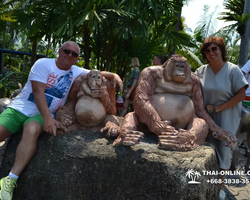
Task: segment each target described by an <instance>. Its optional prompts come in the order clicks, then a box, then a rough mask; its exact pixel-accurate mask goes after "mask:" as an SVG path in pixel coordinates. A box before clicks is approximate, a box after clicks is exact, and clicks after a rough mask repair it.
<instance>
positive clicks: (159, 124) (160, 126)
mask: <svg viewBox="0 0 250 200" xmlns="http://www.w3.org/2000/svg"><path fill="white" fill-rule="evenodd" d="M171 124H172V121H171V120H165V121H156V122H155V126H154V130H153V132H154V133H156V134H157V135H160V134H161V133H162V132H171V133H177V132H178V131H177V130H176V129H175V128H174V127H173V126H171Z"/></svg>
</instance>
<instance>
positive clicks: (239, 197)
mask: <svg viewBox="0 0 250 200" xmlns="http://www.w3.org/2000/svg"><path fill="white" fill-rule="evenodd" d="M5 147H6V144H5V142H1V143H0V170H1V162H2V159H3V154H4V150H5ZM240 152H241V154H240V159H239V161H240V165H239V170H240V171H243V170H244V169H243V167H244V165H245V163H246V157H245V156H244V150H243V149H241V151H240ZM238 178H241V179H245V180H246V179H247V180H249V182H250V176H229V175H228V176H226V179H228V180H229V179H238ZM225 192H226V195H227V196H226V200H250V183H248V184H226V185H225Z"/></svg>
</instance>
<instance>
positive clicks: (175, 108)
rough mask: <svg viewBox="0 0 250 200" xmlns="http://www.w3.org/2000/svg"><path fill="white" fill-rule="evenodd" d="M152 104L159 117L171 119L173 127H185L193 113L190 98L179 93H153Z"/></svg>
mask: <svg viewBox="0 0 250 200" xmlns="http://www.w3.org/2000/svg"><path fill="white" fill-rule="evenodd" d="M153 106H154V107H155V109H156V110H157V111H158V113H159V115H160V117H161V119H162V120H172V122H173V126H175V128H186V127H187V125H188V123H189V122H190V121H191V120H192V119H193V117H194V114H195V110H194V104H193V101H192V100H191V98H190V97H188V96H186V95H181V94H164V93H162V94H161V93H158V94H154V96H153Z"/></svg>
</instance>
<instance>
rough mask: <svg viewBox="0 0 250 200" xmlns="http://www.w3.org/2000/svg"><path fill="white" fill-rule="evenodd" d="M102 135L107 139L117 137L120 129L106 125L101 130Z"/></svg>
mask: <svg viewBox="0 0 250 200" xmlns="http://www.w3.org/2000/svg"><path fill="white" fill-rule="evenodd" d="M101 132H102V133H105V135H106V136H107V137H117V136H118V135H119V133H120V127H119V126H118V125H117V124H114V123H113V124H112V125H110V124H109V125H106V126H105V127H104V128H102V129H101Z"/></svg>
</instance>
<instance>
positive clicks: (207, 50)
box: [205, 47, 219, 53]
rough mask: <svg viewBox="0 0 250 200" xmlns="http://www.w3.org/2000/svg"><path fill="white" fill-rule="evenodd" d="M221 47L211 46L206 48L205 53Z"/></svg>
mask: <svg viewBox="0 0 250 200" xmlns="http://www.w3.org/2000/svg"><path fill="white" fill-rule="evenodd" d="M218 48H219V47H211V48H209V49H206V50H205V53H210V52H213V53H214V52H216V51H217V50H218Z"/></svg>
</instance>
